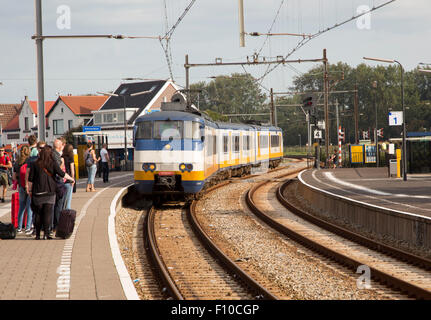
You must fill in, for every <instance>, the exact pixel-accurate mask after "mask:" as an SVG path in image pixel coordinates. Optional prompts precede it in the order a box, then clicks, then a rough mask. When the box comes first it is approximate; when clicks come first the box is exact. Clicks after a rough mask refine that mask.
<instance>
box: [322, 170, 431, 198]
mask: <svg viewBox="0 0 431 320" xmlns="http://www.w3.org/2000/svg"><path fill="white" fill-rule="evenodd" d="M323 174H324V175H325V176H326V177H327V178H328V179H329V180H331V181H333V182H335V183H338V184H341V185H343V186H346V187H349V188H353V189H358V190H361V191H365V192H368V193H372V194H376V195H379V196H392V197H397V198H415V199H430V197H429V196H417V195H407V194H401V193H387V192H383V191H379V190H375V189H371V188H367V187H363V186H360V185H357V184H353V183H349V182H346V181H343V180H340V179H337V178H335V177H334V175H333V173H332V172H324V173H323Z"/></svg>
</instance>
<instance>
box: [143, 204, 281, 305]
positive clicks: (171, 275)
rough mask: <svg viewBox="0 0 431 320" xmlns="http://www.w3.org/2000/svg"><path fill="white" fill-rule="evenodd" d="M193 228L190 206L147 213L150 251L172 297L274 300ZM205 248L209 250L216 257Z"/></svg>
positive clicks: (152, 210)
mask: <svg viewBox="0 0 431 320" xmlns="http://www.w3.org/2000/svg"><path fill="white" fill-rule="evenodd" d="M196 228H199V226H198V225H196V221H195V219H194V217H193V205H192V206H191V207H190V206H187V207H170V208H164V209H156V208H154V207H151V208H150V210H149V212H148V215H147V221H146V234H147V235H148V243H149V249H150V252H151V256H152V257H153V260H154V261H155V264H156V265H157V268H158V271H159V274H160V277H161V279H162V281H163V283H164V284H165V286H166V288H167V290H168V292H169V293H170V295H171V297H172V298H174V299H178V300H185V299H199V300H205V299H210V300H214V299H229V300H235V299H256V298H257V299H262V298H263V299H275V298H276V297H274V296H272V295H271V294H270V293H269V292H267V291H266V289H265V288H263V287H261V286H259V285H258V284H257V283H255V282H253V280H252V279H250V278H247V275H246V274H245V273H241V269H240V268H235V265H236V264H235V263H234V262H233V261H231V260H230V259H228V258H227V257H226V256H224V255H223V253H222V252H221V251H219V250H218V249H217V247H216V246H215V245H214V244H213V243H212V242H211V240H210V239H209V238H205V236H204V235H203V236H204V238H201V239H198V237H197V235H196V234H195V231H194V230H196ZM200 236H202V234H200ZM202 239H205V240H202ZM201 241H204V242H201ZM207 248H211V251H212V253H213V254H214V255H215V257H213V256H211V254H210V253H209V252H208V250H207ZM219 261H221V262H222V263H220V262H219Z"/></svg>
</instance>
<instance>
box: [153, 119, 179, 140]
mask: <svg viewBox="0 0 431 320" xmlns="http://www.w3.org/2000/svg"><path fill="white" fill-rule="evenodd" d="M171 137H172V138H173V139H182V137H183V121H165V120H157V121H154V139H160V140H169V139H170V138H171Z"/></svg>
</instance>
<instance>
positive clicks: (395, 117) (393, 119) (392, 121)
mask: <svg viewBox="0 0 431 320" xmlns="http://www.w3.org/2000/svg"><path fill="white" fill-rule="evenodd" d="M402 124H403V113H402V111H392V112H389V125H390V126H400V125H402Z"/></svg>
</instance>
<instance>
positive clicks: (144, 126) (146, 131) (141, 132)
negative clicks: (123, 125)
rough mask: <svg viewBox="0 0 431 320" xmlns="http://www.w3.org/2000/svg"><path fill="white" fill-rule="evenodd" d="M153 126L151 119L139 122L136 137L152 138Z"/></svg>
mask: <svg viewBox="0 0 431 320" xmlns="http://www.w3.org/2000/svg"><path fill="white" fill-rule="evenodd" d="M152 127H153V123H152V122H150V121H142V122H138V124H137V129H136V135H135V139H151V138H152V135H151V133H152V132H151V131H152V130H151V129H152Z"/></svg>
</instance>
